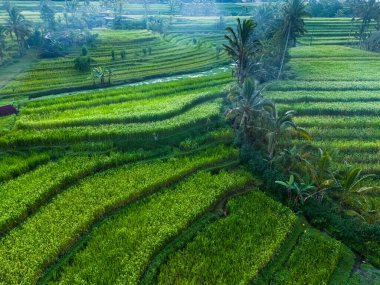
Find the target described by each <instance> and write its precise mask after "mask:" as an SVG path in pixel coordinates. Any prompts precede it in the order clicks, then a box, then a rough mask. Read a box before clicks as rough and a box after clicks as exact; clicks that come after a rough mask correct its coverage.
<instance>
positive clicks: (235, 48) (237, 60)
mask: <svg viewBox="0 0 380 285" xmlns="http://www.w3.org/2000/svg"><path fill="white" fill-rule="evenodd" d="M255 27H256V23H255V22H254V21H253V20H251V19H248V20H247V19H246V20H243V22H241V20H240V19H239V18H238V19H237V27H236V31H235V30H234V29H233V28H231V27H228V28H226V31H227V33H228V34H227V35H225V36H224V38H225V39H226V40H227V41H228V44H223V46H224V49H225V50H226V51H227V53H228V55H230V56H231V58H232V60H233V61H234V64H235V76H236V77H237V82H238V84H239V85H240V86H242V85H243V82H244V80H245V78H246V77H247V76H248V75H249V71H250V69H251V66H250V65H251V62H250V59H251V57H252V56H253V55H254V54H255V52H256V51H257V49H258V42H257V41H255V40H254V39H253V30H254V29H255Z"/></svg>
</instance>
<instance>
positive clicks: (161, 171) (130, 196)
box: [0, 147, 241, 284]
mask: <svg viewBox="0 0 380 285" xmlns="http://www.w3.org/2000/svg"><path fill="white" fill-rule="evenodd" d="M236 158H237V151H236V150H234V149H231V148H225V147H217V148H213V149H209V150H206V151H203V152H201V153H199V154H195V155H190V156H185V157H178V158H170V159H167V160H161V161H153V162H149V163H141V164H137V165H134V166H124V167H121V168H118V169H113V170H109V171H106V172H103V173H99V174H96V175H94V176H92V177H89V178H86V179H84V180H82V181H81V182H80V183H79V184H77V185H75V186H73V187H70V188H69V189H67V190H66V191H64V192H62V193H61V194H59V195H57V196H56V197H55V198H54V199H53V200H52V201H51V202H50V203H49V204H47V205H46V206H45V207H43V208H41V209H40V210H39V211H38V212H37V213H36V214H35V215H33V216H32V217H30V218H29V219H28V220H26V221H25V222H24V223H23V224H22V226H20V227H18V228H15V229H14V230H12V231H11V232H10V233H9V234H8V235H6V236H4V237H3V238H1V239H0V268H1V274H0V283H5V284H32V283H35V282H36V281H37V279H38V278H39V277H40V276H41V274H42V273H43V271H44V269H45V268H46V266H48V265H49V264H51V263H53V262H55V261H56V260H57V258H58V257H59V255H60V254H63V253H64V252H65V251H66V250H68V249H69V248H70V247H71V246H72V245H73V244H74V243H76V242H77V241H78V239H79V238H80V236H81V235H82V234H83V233H84V232H85V231H86V230H88V229H89V227H91V226H92V225H93V224H94V223H95V222H96V221H97V220H99V219H101V218H102V217H104V215H106V214H107V213H110V212H111V211H112V210H114V209H116V208H119V207H122V206H124V205H127V204H128V203H130V202H133V201H136V200H139V199H140V198H142V197H144V196H146V195H149V194H150V193H151V192H154V191H157V190H158V189H160V188H161V187H164V186H167V185H170V184H171V183H173V182H175V181H178V180H179V179H181V178H183V177H184V176H187V175H189V174H191V173H194V172H195V171H196V170H198V169H200V168H205V167H208V166H214V165H218V164H219V163H222V162H223V161H231V160H235V159H236ZM238 176H241V175H238ZM233 184H234V183H233V182H232V181H231V182H230V183H229V185H231V186H232V185H233ZM224 189H225V188H224ZM208 190H210V189H208ZM204 192H205V193H207V192H209V191H204ZM198 194H199V193H197V195H198ZM193 197H194V196H193ZM178 204H180V203H178ZM193 206H194V205H193ZM187 208H191V207H187ZM161 214H162V213H161Z"/></svg>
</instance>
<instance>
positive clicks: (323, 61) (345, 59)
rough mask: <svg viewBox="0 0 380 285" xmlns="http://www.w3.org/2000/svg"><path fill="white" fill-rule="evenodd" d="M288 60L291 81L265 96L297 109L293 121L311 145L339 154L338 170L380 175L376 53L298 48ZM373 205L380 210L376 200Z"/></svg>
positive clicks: (379, 66)
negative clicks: (303, 129) (358, 169)
mask: <svg viewBox="0 0 380 285" xmlns="http://www.w3.org/2000/svg"><path fill="white" fill-rule="evenodd" d="M291 56H292V59H291V62H290V69H291V71H292V73H293V74H294V79H292V80H289V81H284V82H277V83H274V84H272V85H270V86H269V88H268V89H269V90H270V91H268V92H267V93H266V96H268V97H269V98H272V99H274V100H275V101H276V102H278V103H279V106H281V108H283V109H294V110H296V111H297V112H298V116H297V118H296V122H297V123H298V124H299V125H301V126H303V127H306V128H307V129H308V130H309V131H310V132H311V133H312V135H313V136H314V139H315V142H314V143H315V144H316V145H318V146H321V147H324V148H327V149H329V148H330V149H335V150H338V154H337V158H336V159H337V161H339V166H343V164H344V163H345V162H347V163H349V164H352V165H356V166H359V167H361V168H363V169H364V170H365V171H367V172H372V173H373V172H374V173H377V174H378V173H380V156H379V147H380V133H379V132H378V126H379V123H380V122H379V115H380V113H379V105H378V102H379V98H380V86H379V80H378V78H379V77H380V56H379V54H377V53H371V52H366V51H362V50H358V49H353V48H349V47H345V46H299V47H297V48H294V49H292V51H291ZM373 203H374V205H373V206H374V207H375V208H378V207H379V206H380V204H379V203H380V200H379V199H378V198H373ZM379 217H380V216H379Z"/></svg>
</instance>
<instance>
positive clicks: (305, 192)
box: [275, 174, 316, 205]
mask: <svg viewBox="0 0 380 285" xmlns="http://www.w3.org/2000/svg"><path fill="white" fill-rule="evenodd" d="M275 183H276V184H279V185H281V186H284V187H285V188H286V189H287V190H288V195H289V198H290V199H292V194H294V196H295V198H294V203H295V204H296V205H298V204H301V205H303V204H304V203H305V202H306V201H307V200H308V199H309V198H311V197H312V196H313V192H314V190H315V189H316V187H315V186H314V185H313V184H309V183H305V182H303V181H301V182H300V183H298V182H297V181H296V180H295V178H294V175H293V174H292V175H290V177H289V180H288V181H275Z"/></svg>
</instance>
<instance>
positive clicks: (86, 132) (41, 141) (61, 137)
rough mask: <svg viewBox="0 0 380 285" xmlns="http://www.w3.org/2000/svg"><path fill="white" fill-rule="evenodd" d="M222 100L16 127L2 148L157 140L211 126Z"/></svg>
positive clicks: (7, 136) (0, 142) (2, 141)
mask: <svg viewBox="0 0 380 285" xmlns="http://www.w3.org/2000/svg"><path fill="white" fill-rule="evenodd" d="M221 106H222V99H216V100H214V101H212V102H208V103H204V104H201V105H198V106H196V107H194V108H192V109H191V110H190V111H187V112H185V113H183V114H181V115H178V116H175V117H172V118H170V119H166V120H162V121H156V122H148V123H132V124H110V125H102V126H85V127H66V128H58V129H44V130H17V131H14V132H12V133H9V134H6V135H4V136H2V137H1V138H0V145H1V146H3V147H8V148H9V147H11V148H15V147H19V146H31V145H33V146H36V145H41V146H53V145H56V144H65V143H75V142H83V141H87V142H88V141H96V140H104V139H108V140H109V139H111V138H112V139H114V140H121V139H123V140H125V141H126V143H127V142H131V141H133V140H142V141H158V140H160V139H162V138H165V137H166V136H169V135H173V133H176V132H179V131H181V130H187V129H189V128H190V127H194V126H195V127H202V126H204V127H211V126H212V124H213V120H214V119H216V118H218V117H219V116H220V110H221Z"/></svg>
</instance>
